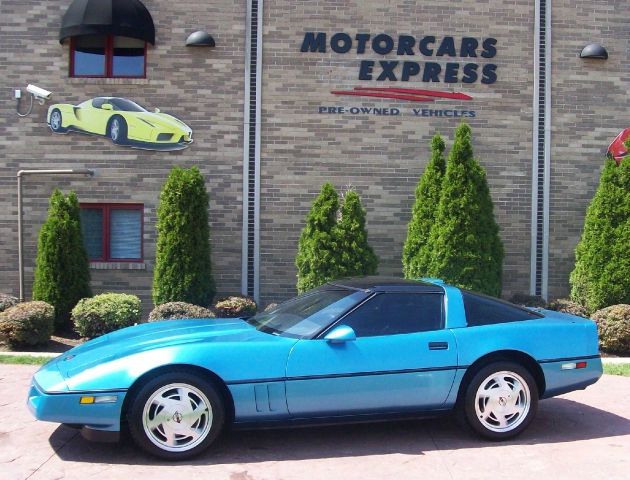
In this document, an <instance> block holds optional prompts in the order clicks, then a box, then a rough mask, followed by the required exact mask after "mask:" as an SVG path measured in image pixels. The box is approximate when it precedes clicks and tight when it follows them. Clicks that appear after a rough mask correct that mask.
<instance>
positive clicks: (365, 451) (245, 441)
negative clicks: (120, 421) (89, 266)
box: [0, 365, 630, 480]
mask: <svg viewBox="0 0 630 480" xmlns="http://www.w3.org/2000/svg"><path fill="white" fill-rule="evenodd" d="M36 369H37V367H36V366H30V365H0V391H1V392H2V397H3V398H2V400H3V401H2V413H3V415H2V422H0V439H2V441H1V442H0V479H2V480H26V479H29V480H42V479H46V480H52V479H62V478H64V479H81V480H85V479H88V478H96V479H107V480H112V479H113V480H115V479H124V480H129V479H130V478H151V480H160V479H168V480H172V479H173V478H199V479H213V480H214V479H217V480H219V479H226V480H254V479H256V480H275V479H283V480H293V479H295V480H311V479H313V480H321V479H331V478H334V479H340V480H355V479H356V480H359V479H360V480H371V479H375V480H377V479H378V480H381V479H392V480H406V479H414V480H417V479H422V478H426V479H431V480H441V479H449V480H452V479H465V480H468V479H472V480H476V479H479V480H482V479H483V480H485V479H488V478H496V477H500V478H503V477H508V478H509V479H510V480H531V479H533V478H553V479H554V480H564V479H567V480H568V479H571V480H582V479H584V480H587V479H588V480H591V479H600V478H601V479H604V478H605V479H606V480H622V479H623V480H628V478H630V378H627V377H618V376H610V375H604V376H603V377H602V379H601V380H600V381H599V382H597V383H596V384H595V385H593V386H591V387H589V388H587V389H586V390H584V391H578V392H572V393H570V394H567V395H563V396H561V397H558V398H554V399H549V400H544V401H542V402H541V403H540V407H539V412H538V416H537V417H536V419H535V420H534V422H533V423H532V425H531V426H530V428H529V429H528V430H527V431H526V432H525V433H524V434H523V435H521V436H520V437H518V438H517V439H515V440H512V441H509V442H504V443H491V442H486V441H482V440H479V439H477V438H474V437H471V436H470V435H469V434H467V433H464V432H462V431H461V430H460V429H459V428H458V427H457V426H456V425H455V424H454V422H453V421H452V420H451V419H449V418H442V419H434V420H424V421H408V422H397V423H381V424H364V425H351V426H335V427H326V428H323V427H322V428H310V429H291V430H268V431H253V432H234V433H231V434H229V435H226V436H225V437H224V438H223V439H222V440H221V441H220V443H219V444H218V445H217V447H216V448H214V449H213V450H211V451H209V452H207V453H205V454H204V455H202V456H201V457H198V458H196V459H194V460H191V461H186V462H180V463H177V464H172V463H165V462H161V461H158V460H155V459H153V458H150V457H147V456H146V455H144V454H143V453H141V452H140V451H139V450H138V449H136V448H135V447H134V446H133V444H131V443H130V442H123V443H121V444H97V443H90V442H87V441H85V440H83V439H82V438H81V436H80V435H79V434H78V432H77V431H76V430H72V429H69V428H66V427H63V426H59V425H57V424H54V423H46V422H39V421H36V420H34V419H33V417H32V416H31V415H30V413H29V412H28V409H27V408H26V405H25V400H26V394H27V391H28V386H29V383H30V378H31V375H32V374H33V372H35V370H36Z"/></svg>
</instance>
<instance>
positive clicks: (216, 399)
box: [128, 372, 225, 460]
mask: <svg viewBox="0 0 630 480" xmlns="http://www.w3.org/2000/svg"><path fill="white" fill-rule="evenodd" d="M128 422H129V431H130V433H131V436H132V438H133V439H134V441H135V442H136V444H137V445H138V446H140V447H141V448H142V449H144V450H145V451H146V452H148V453H150V454H152V455H155V456H157V457H160V458H163V459H167V460H182V459H186V458H190V457H193V456H195V455H198V454H199V453H201V452H203V451H204V450H206V449H207V448H208V447H209V446H210V445H211V444H212V443H213V442H214V441H215V440H216V439H217V437H218V436H219V434H220V433H221V430H222V429H223V425H224V423H225V408H224V405H223V401H222V398H221V395H220V394H219V392H218V391H217V389H216V387H215V386H214V385H213V384H212V383H210V382H209V381H207V380H205V379H203V378H200V377H198V376H195V375H191V374H190V373H186V372H169V373H165V374H163V375H160V376H159V377H157V378H155V379H153V380H151V381H149V382H147V383H146V384H145V385H143V386H142V388H141V389H140V390H139V391H138V393H137V394H136V396H135V397H134V398H133V400H132V402H131V408H130V410H129V415H128Z"/></svg>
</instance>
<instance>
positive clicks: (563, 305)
mask: <svg viewBox="0 0 630 480" xmlns="http://www.w3.org/2000/svg"><path fill="white" fill-rule="evenodd" d="M546 308H547V309H548V310H555V311H556V312H562V313H570V314H571V315H577V316H578V317H584V318H589V317H588V312H587V311H586V308H584V306H583V305H580V304H579V303H577V302H574V301H573V300H570V299H568V298H556V299H555V300H551V301H550V302H549V303H548V304H547V307H546Z"/></svg>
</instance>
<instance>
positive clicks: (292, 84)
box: [0, 0, 630, 311]
mask: <svg viewBox="0 0 630 480" xmlns="http://www.w3.org/2000/svg"><path fill="white" fill-rule="evenodd" d="M69 4H70V0H52V1H49V2H40V1H28V2H2V3H0V40H1V45H2V47H1V48H0V68H1V69H2V71H3V74H2V76H1V77H0V87H1V88H0V92H2V95H0V191H1V192H2V195H1V196H0V291H3V292H8V293H14V294H16V293H17V289H18V285H17V283H18V277H17V200H16V195H15V191H16V179H15V174H16V173H17V170H19V169H25V168H93V169H96V170H97V176H96V177H95V178H93V179H90V178H67V179H64V178H57V179H55V180H46V179H44V178H41V177H37V178H36V177H30V178H27V179H26V181H25V188H24V191H25V201H24V212H25V217H24V218H25V246H26V248H25V259H26V262H25V264H26V284H27V291H28V292H30V287H31V284H32V272H33V265H34V257H35V253H36V248H35V244H36V238H37V232H38V230H39V227H40V226H41V223H42V222H43V221H44V219H45V216H46V208H47V199H48V196H49V195H50V192H51V191H52V189H53V188H54V187H55V186H59V187H60V188H62V189H63V190H64V191H68V190H71V189H72V190H75V191H76V192H77V193H78V195H79V197H80V199H81V201H83V202H133V203H140V202H141V203H144V205H145V211H144V217H145V218H144V221H145V233H144V249H145V262H144V264H143V265H141V266H140V269H134V270H128V269H120V268H118V267H119V265H109V266H107V268H105V269H93V270H92V283H93V286H94V289H95V291H97V292H98V291H106V290H114V291H126V292H129V293H135V294H138V295H140V296H141V298H142V300H143V302H144V308H145V311H146V310H148V309H149V308H150V307H151V304H150V289H151V277H152V266H153V261H154V256H155V210H156V207H157V201H158V194H159V189H160V186H161V185H162V183H163V182H164V180H165V178H166V176H167V174H168V172H169V170H170V168H171V167H172V166H173V165H181V166H192V165H198V166H199V167H200V169H201V171H202V172H203V174H204V176H205V177H206V181H207V185H208V190H209V192H210V202H211V203H210V219H211V229H212V249H213V263H214V269H215V278H216V280H217V284H218V287H219V294H227V293H234V292H238V291H239V290H240V275H241V226H242V199H243V196H242V171H243V167H242V160H243V159H242V157H243V147H242V145H243V92H244V49H245V22H246V19H245V16H246V2H245V1H244V0H243V1H239V2H228V1H226V0H217V1H213V2H210V3H207V2H198V1H192V0H184V1H183V2H178V3H177V4H175V3H173V2H167V1H165V0H146V1H145V5H146V6H147V7H148V9H149V11H150V12H151V14H152V16H153V19H154V22H155V26H156V46H155V47H153V46H150V47H149V50H148V66H147V79H146V80H98V79H69V78H68V61H69V59H68V55H69V48H68V45H67V44H66V45H60V44H59V42H58V40H57V38H58V30H59V25H60V22H61V17H62V15H63V13H64V12H65V10H66V8H67V7H68V5H69ZM623 6H625V5H624V4H622V2H621V1H620V0H610V1H603V0H600V1H596V2H585V1H579V2H577V3H576V2H569V1H568V0H562V1H561V0H554V2H553V6H552V19H553V42H552V49H553V57H552V62H553V67H552V75H553V76H552V88H553V90H552V102H553V111H552V136H551V138H552V149H551V156H552V158H551V175H552V176H551V198H550V207H551V222H550V252H549V258H550V284H549V287H550V288H549V291H550V295H551V296H554V297H555V296H563V295H566V293H567V292H568V274H569V272H570V270H571V268H572V265H573V250H574V247H575V244H576V243H577V241H578V239H579V234H580V232H581V228H582V224H583V219H584V212H585V209H586V206H587V204H588V202H589V201H590V199H591V198H592V195H593V193H594V190H595V188H596V185H597V181H598V177H599V172H600V169H601V166H602V164H603V161H602V156H603V153H604V151H605V148H606V146H607V144H608V142H609V141H610V140H611V139H612V138H613V137H614V135H615V134H616V133H617V132H618V131H619V130H620V129H621V128H623V127H627V126H629V125H630V118H629V116H630V115H629V114H628V101H627V90H628V88H627V87H628V81H627V78H628V74H629V73H630V72H629V68H630V67H629V66H628V65H629V63H628V61H627V60H628V53H629V51H628V40H627V39H628V38H629V36H630V30H629V28H630V27H629V26H628V23H627V21H625V20H624V17H623V16H622V15H620V14H619V12H620V11H623V8H622V7H623ZM198 29H204V30H207V31H209V32H210V33H211V34H212V35H213V37H214V38H215V40H216V43H217V47H216V48H215V49H205V48H200V49H195V48H186V47H185V46H184V42H185V39H186V37H187V36H188V34H189V33H191V32H192V31H195V30H198ZM307 31H322V32H326V33H327V34H328V36H329V37H330V35H331V34H333V33H336V32H346V33H348V34H350V35H351V36H354V34H356V33H371V34H373V35H375V34H378V33H387V34H389V35H391V36H392V37H394V38H397V37H398V35H413V36H415V37H422V36H424V35H435V36H436V37H438V38H441V37H444V36H446V35H450V36H453V37H455V38H456V39H460V38H461V37H464V36H466V37H475V38H479V39H483V38H487V37H494V38H496V39H497V55H496V57H495V58H492V59H482V58H477V59H475V61H477V63H479V64H481V65H483V64H485V63H489V62H491V63H494V64H496V65H497V67H498V70H497V74H498V80H497V82H496V83H494V84H491V85H483V84H481V83H480V82H476V83H473V84H467V85H463V84H461V83H456V84H444V83H439V84H429V85H426V84H423V83H422V82H418V81H411V82H381V84H379V85H377V84H376V83H377V82H360V81H359V80H358V65H359V62H360V61H361V60H363V59H367V60H376V61H378V60H396V59H398V60H400V58H399V57H398V56H397V55H395V54H389V55H385V56H380V55H377V54H375V53H373V52H371V51H369V50H368V52H366V54H363V55H360V54H357V53H356V50H352V51H350V52H348V53H346V54H336V53H334V52H331V51H330V49H329V51H328V52H327V53H325V54H322V53H310V52H309V53H301V52H300V46H301V43H302V40H303V38H304V33H305V32H307ZM263 34H264V46H263V88H262V102H263V103H262V107H263V108H262V119H261V120H262V152H261V219H260V220H261V239H260V243H261V278H260V286H261V297H262V302H263V303H267V302H270V301H277V300H281V299H284V298H287V297H288V296H291V295H293V294H294V293H295V280H296V279H295V274H296V269H295V266H294V256H295V252H296V247H297V239H298V237H299V234H300V230H301V228H302V227H303V223H304V219H305V216H306V213H307V211H308V209H309V207H310V204H311V202H312V200H313V198H314V197H315V195H316V194H317V192H318V191H319V189H320V187H321V184H322V183H323V182H325V181H331V182H333V184H335V186H336V187H337V188H338V189H339V190H340V191H343V190H344V189H347V188H355V189H356V190H357V191H358V192H359V193H360V195H361V197H362V199H363V202H364V206H365V207H366V209H367V221H368V230H369V236H370V242H371V244H372V245H373V246H374V248H375V250H376V252H377V254H378V255H379V257H380V269H379V270H380V273H382V274H400V271H401V262H400V257H401V250H402V244H403V242H404V239H405V236H406V227H407V222H408V220H409V216H410V212H411V206H412V203H413V193H414V189H415V185H416V183H417V181H418V178H419V176H420V175H421V173H422V171H423V169H424V167H425V165H426V162H427V160H428V156H429V142H430V139H431V137H432V136H433V134H434V133H436V132H440V133H441V134H442V135H443V136H445V138H446V141H447V146H448V147H449V148H450V146H451V145H452V140H453V139H452V136H453V131H454V129H455V127H456V125H457V123H458V120H455V119H451V118H436V117H431V118H424V117H414V116H413V115H411V114H410V109H411V108H412V107H418V105H413V104H411V103H409V102H403V101H396V100H377V99H362V98H359V97H356V98H352V97H339V96H335V95H332V94H331V93H330V92H331V90H339V89H352V88H354V87H356V86H398V87H416V88H423V87H426V88H431V89H439V90H451V89H452V90H454V91H463V92H465V93H467V94H470V95H472V96H473V97H474V98H473V100H472V101H468V102H464V101H452V100H438V101H436V102H435V103H432V104H431V105H430V106H428V105H424V104H423V105H420V107H423V108H425V107H426V108H432V109H440V108H441V109H456V110H474V111H476V113H477V114H476V117H475V118H472V119H469V123H470V124H471V126H472V128H473V135H474V140H473V141H474V149H475V155H476V156H477V157H478V158H479V160H480V162H481V164H482V165H483V166H484V167H485V168H486V170H487V173H488V181H489V184H490V189H491V193H492V197H493V200H494V204H495V214H496V217H497V220H498V222H499V224H500V227H501V236H502V238H503V242H504V244H505V249H506V258H505V263H504V296H510V295H511V294H513V293H517V292H527V291H528V289H529V265H530V215H531V174H532V173H531V170H532V167H531V162H532V160H531V159H532V145H531V138H532V94H533V85H532V84H533V45H534V39H533V34H534V2H533V1H531V0H530V1H524V0H522V1H513V0H512V1H505V0H493V1H490V2H478V1H472V0H455V1H452V2H448V3H446V2H440V1H435V0H432V1H427V2H394V1H391V0H378V1H377V0H361V1H359V0H354V1H347V2H343V4H340V2H337V1H333V0H318V1H317V2H306V1H296V0H291V1H289V0H277V1H275V2H265V10H264V30H263ZM591 41H600V42H602V43H603V44H604V45H605V46H606V47H607V48H608V51H609V53H610V59H609V60H607V61H604V62H601V61H593V60H591V61H588V60H581V59H579V58H578V53H579V51H580V49H581V48H582V47H583V46H584V45H585V44H586V43H589V42H591ZM409 59H410V60H414V61H419V62H423V61H425V60H427V59H425V58H422V57H421V56H414V57H413V58H409ZM430 60H432V61H437V62H438V63H442V64H444V63H445V62H446V61H447V60H445V59H438V60H436V59H435V58H432V59H430ZM460 60H461V59H455V61H460ZM27 83H34V84H37V85H39V86H41V87H44V88H46V89H48V90H51V91H53V92H54V97H53V100H52V102H49V103H48V104H47V105H45V106H40V105H38V104H36V105H35V107H34V110H33V113H32V114H31V115H30V116H28V117H25V118H19V117H18V116H17V115H16V114H15V101H14V100H13V90H14V89H16V88H22V90H24V87H25V86H26V84H27ZM383 83H384V84H385V85H383ZM99 95H113V96H123V97H128V98H130V99H133V100H135V101H137V102H138V103H140V104H142V105H145V106H147V107H149V108H153V107H159V108H160V109H161V110H162V111H164V112H166V113H171V114H173V115H175V116H176V117H178V118H180V119H182V120H183V121H185V122H186V123H188V124H189V125H190V126H191V127H192V129H193V132H194V137H195V143H194V144H193V145H192V146H191V147H189V148H188V149H186V150H182V151H178V152H170V153H165V152H149V151H143V150H134V149H129V148H123V147H116V146H113V145H111V141H110V140H109V139H107V138H104V137H97V136H85V135H81V134H77V133H71V134H68V135H53V134H52V133H51V132H50V131H49V129H48V127H47V126H46V125H45V114H46V109H47V107H48V105H50V104H51V103H72V104H76V103H79V102H82V101H84V100H87V99H89V98H92V97H95V96H99ZM24 100H27V99H26V95H25V98H24V99H23V102H22V108H24ZM320 106H359V107H384V108H398V109H400V110H401V113H402V114H401V115H400V116H374V115H368V114H359V115H353V114H341V115H338V114H321V113H319V112H318V109H319V107H320Z"/></svg>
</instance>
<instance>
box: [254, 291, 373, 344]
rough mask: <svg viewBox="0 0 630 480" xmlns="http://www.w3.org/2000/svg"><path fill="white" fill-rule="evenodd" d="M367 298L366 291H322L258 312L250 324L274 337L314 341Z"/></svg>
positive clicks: (309, 293) (306, 294)
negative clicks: (313, 338)
mask: <svg viewBox="0 0 630 480" xmlns="http://www.w3.org/2000/svg"><path fill="white" fill-rule="evenodd" d="M368 296H369V293H366V292H363V291H356V290H348V289H341V288H339V289H332V288H322V289H318V290H315V291H311V292H308V293H305V294H303V295H300V296H299V297H296V298H294V299H292V300H289V301H287V302H284V303H282V304H280V305H278V306H277V307H276V308H274V309H273V310H271V311H269V312H263V313H259V314H258V315H256V316H254V317H251V318H248V319H247V322H248V323H250V324H252V325H253V326H255V327H256V328H257V329H258V330H260V331H262V332H266V333H271V334H273V335H282V336H286V337H292V338H311V337H313V336H314V335H316V334H317V333H318V332H320V331H321V330H323V329H324V328H326V327H327V326H329V325H330V324H331V323H332V322H334V321H335V320H336V319H337V318H339V317H340V316H341V315H343V314H344V313H346V312H347V311H348V310H350V309H351V308H352V307H354V306H355V305H357V304H358V303H360V302H361V301H363V300H365V299H366V298H367V297H368Z"/></svg>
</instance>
